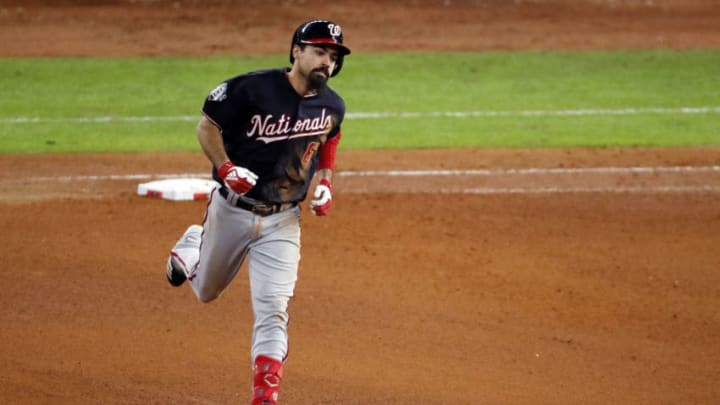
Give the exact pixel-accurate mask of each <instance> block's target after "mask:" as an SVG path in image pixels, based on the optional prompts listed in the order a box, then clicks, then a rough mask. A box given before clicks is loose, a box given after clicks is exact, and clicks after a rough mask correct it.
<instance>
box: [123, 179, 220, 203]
mask: <svg viewBox="0 0 720 405" xmlns="http://www.w3.org/2000/svg"><path fill="white" fill-rule="evenodd" d="M217 186H218V184H217V182H216V181H214V180H204V179H168V180H158V181H151V182H149V183H142V184H139V185H138V190H137V193H138V195H140V196H143V197H150V198H159V199H163V200H172V201H192V200H207V199H208V198H209V196H210V193H211V192H212V191H213V189H214V188H215V187H217Z"/></svg>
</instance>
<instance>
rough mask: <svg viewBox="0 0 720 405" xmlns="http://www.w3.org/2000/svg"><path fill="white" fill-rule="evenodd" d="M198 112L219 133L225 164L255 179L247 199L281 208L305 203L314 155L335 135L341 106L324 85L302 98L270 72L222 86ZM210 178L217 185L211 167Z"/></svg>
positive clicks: (279, 73) (283, 76)
mask: <svg viewBox="0 0 720 405" xmlns="http://www.w3.org/2000/svg"><path fill="white" fill-rule="evenodd" d="M202 111H203V114H205V116H206V117H207V118H208V119H210V120H211V121H213V123H214V124H215V125H217V126H218V128H220V130H221V133H222V137H223V142H224V143H225V150H226V152H227V154H228V157H229V158H230V160H232V162H233V163H234V164H236V165H238V166H242V167H246V168H248V169H250V170H251V171H252V172H254V173H255V174H257V175H258V181H257V184H256V185H255V187H253V188H252V189H251V190H250V191H249V192H248V193H247V194H246V196H247V197H250V198H254V199H256V200H260V201H269V202H277V203H282V202H293V201H302V200H304V199H305V196H306V195H307V191H308V187H309V186H310V181H311V180H312V177H313V176H314V174H315V169H316V167H317V161H318V153H317V151H318V149H319V148H320V146H321V145H323V144H324V143H325V142H326V141H327V140H328V139H330V138H332V137H334V136H337V134H338V133H339V132H340V124H341V123H342V120H343V118H344V116H345V103H344V102H343V100H342V98H341V97H340V96H339V95H338V94H337V93H335V92H334V91H333V90H332V89H330V88H329V87H327V86H325V87H324V88H323V89H321V90H319V91H318V92H317V94H314V95H311V96H301V95H299V94H297V92H296V91H295V89H293V87H292V85H291V84H290V81H289V80H288V78H287V70H286V69H272V70H263V71H258V72H252V73H248V74H244V75H240V76H236V77H233V78H231V79H229V80H227V81H225V82H223V83H221V84H220V85H219V86H218V87H216V88H215V90H213V91H212V92H211V93H210V95H209V96H208V98H207V99H206V100H205V105H204V106H203V109H202ZM213 177H214V178H215V180H217V181H218V182H220V183H221V184H222V181H221V179H220V178H219V176H218V174H217V169H215V168H214V169H213Z"/></svg>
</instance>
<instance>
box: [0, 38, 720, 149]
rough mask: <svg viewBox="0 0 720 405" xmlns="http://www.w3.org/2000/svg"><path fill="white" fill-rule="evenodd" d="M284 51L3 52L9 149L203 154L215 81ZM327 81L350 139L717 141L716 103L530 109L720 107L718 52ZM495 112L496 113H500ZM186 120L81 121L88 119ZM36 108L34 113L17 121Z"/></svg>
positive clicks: (372, 58)
mask: <svg viewBox="0 0 720 405" xmlns="http://www.w3.org/2000/svg"><path fill="white" fill-rule="evenodd" d="M285 64H286V60H285V56H267V57H235V58H232V57H213V58H209V57H208V58H180V57H174V58H127V59H120V58H118V59H112V58H49V59H0V77H1V78H2V79H0V94H1V95H2V96H0V153H35V152H54V151H58V152H60V151H63V152H68V151H77V152H97V151H101V152H103V151H196V150H198V146H197V143H196V140H195V136H194V128H195V124H196V121H195V117H198V118H199V110H200V108H201V106H202V103H203V100H204V98H205V97H206V95H207V93H208V92H209V91H210V90H212V89H213V88H214V87H215V86H216V85H217V84H218V83H219V82H220V81H222V80H224V79H225V78H228V77H231V76H234V75H236V74H239V73H243V72H246V71H250V70H255V69H262V68H267V67H274V66H284V65H285ZM331 85H332V86H333V88H335V89H336V90H337V91H338V92H339V93H340V94H341V95H342V96H343V97H344V99H345V101H346V104H347V110H348V113H358V112H380V113H403V112H416V113H433V112H463V111H466V112H467V111H479V112H481V115H480V116H468V117H437V116H428V115H425V116H421V117H414V118H400V117H387V118H353V117H348V119H347V120H346V121H345V123H344V124H343V142H342V143H341V148H348V149H371V148H431V147H432V148H448V147H485V146H488V147H568V146H625V145H627V146H631V145H645V146H686V145H718V144H720V113H719V112H718V110H717V109H715V110H711V111H710V112H705V113H698V114H681V113H679V112H673V111H670V112H664V113H652V112H640V113H635V114H623V115H617V114H615V115H612V114H604V115H597V114H595V115H582V116H557V115H543V114H539V115H523V114H522V113H521V112H523V111H546V112H553V111H565V110H577V109H610V110H617V109H624V108H636V109H643V108H655V107H661V108H667V109H673V108H680V107H702V106H709V107H715V108H717V107H720V51H702V50H696V51H620V52H487V53H434V54H413V53H382V54H353V55H351V56H349V57H348V58H347V60H346V62H345V66H344V67H343V71H342V73H341V74H340V75H339V76H338V77H336V78H334V79H332V80H331ZM490 112H500V115H496V116H491V115H489V113H490ZM147 116H164V117H182V116H190V117H193V118H191V119H186V120H180V119H176V120H170V121H141V122H124V121H111V122H93V121H90V122H84V121H83V122H76V121H72V120H68V119H73V118H88V117H89V118H93V117H114V118H122V117H147ZM20 117H24V118H38V119H40V121H38V122H13V120H15V119H17V118H20Z"/></svg>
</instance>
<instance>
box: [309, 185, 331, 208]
mask: <svg viewBox="0 0 720 405" xmlns="http://www.w3.org/2000/svg"><path fill="white" fill-rule="evenodd" d="M313 195H314V196H315V199H314V200H312V201H310V208H312V213H313V215H317V216H320V217H322V216H325V215H327V214H328V212H329V211H330V207H332V184H330V180H328V179H322V180H320V183H319V184H318V185H317V186H316V187H315V194H313Z"/></svg>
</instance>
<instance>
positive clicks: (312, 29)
mask: <svg viewBox="0 0 720 405" xmlns="http://www.w3.org/2000/svg"><path fill="white" fill-rule="evenodd" d="M295 45H316V46H323V45H325V46H334V47H335V48H337V50H338V58H337V61H335V69H334V70H333V71H332V74H331V75H330V76H331V77H332V76H335V75H337V74H338V73H340V69H342V65H343V59H344V58H345V55H349V54H350V48H348V47H346V46H345V45H343V34H342V28H340V26H339V25H338V24H335V23H334V22H332V21H328V20H310V21H307V22H304V23H302V24H301V25H300V26H299V27H298V28H297V29H296V30H295V33H294V34H293V37H292V42H291V43H290V63H295V58H294V57H293V53H292V48H293V46H295Z"/></svg>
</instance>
